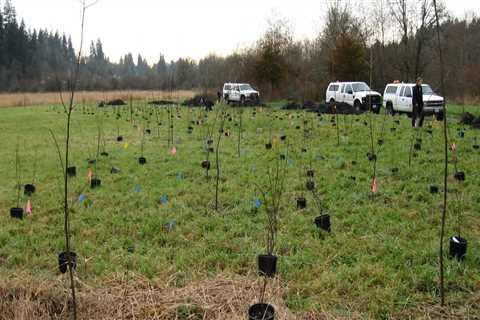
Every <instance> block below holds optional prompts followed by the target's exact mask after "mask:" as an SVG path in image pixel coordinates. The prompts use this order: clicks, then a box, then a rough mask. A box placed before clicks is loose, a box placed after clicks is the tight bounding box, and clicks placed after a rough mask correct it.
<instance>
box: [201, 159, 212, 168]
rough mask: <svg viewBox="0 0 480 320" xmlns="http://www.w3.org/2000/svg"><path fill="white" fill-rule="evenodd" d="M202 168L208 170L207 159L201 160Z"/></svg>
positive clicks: (208, 163) (208, 162)
mask: <svg viewBox="0 0 480 320" xmlns="http://www.w3.org/2000/svg"><path fill="white" fill-rule="evenodd" d="M202 168H203V169H206V170H210V161H208V160H203V161H202Z"/></svg>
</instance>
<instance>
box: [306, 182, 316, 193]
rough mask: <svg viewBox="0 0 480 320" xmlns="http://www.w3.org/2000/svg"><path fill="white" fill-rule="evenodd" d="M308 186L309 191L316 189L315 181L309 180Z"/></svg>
mask: <svg viewBox="0 0 480 320" xmlns="http://www.w3.org/2000/svg"><path fill="white" fill-rule="evenodd" d="M306 187H307V190H309V191H312V190H315V181H312V180H308V181H307V184H306Z"/></svg>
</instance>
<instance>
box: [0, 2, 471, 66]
mask: <svg viewBox="0 0 480 320" xmlns="http://www.w3.org/2000/svg"><path fill="white" fill-rule="evenodd" d="M88 1H93V0H87V3H88ZM329 1H332V0H293V1H292V0H236V1H227V0H174V1H171V0H99V2H98V3H97V4H96V5H95V6H93V7H91V8H90V9H88V11H87V15H86V24H85V26H86V27H85V42H86V46H85V48H86V50H87V52H88V47H89V43H90V41H92V40H96V39H97V38H100V39H101V40H102V43H103V48H104V51H105V53H106V55H107V56H108V57H110V60H111V61H113V62H117V61H118V60H119V58H120V57H121V56H122V55H124V54H126V53H128V52H131V53H132V54H133V55H134V57H136V56H137V55H138V54H139V53H140V54H142V56H143V57H144V58H146V59H147V60H148V62H149V63H155V62H156V61H158V58H159V55H160V53H162V54H164V55H165V58H166V60H167V61H170V60H176V59H178V58H179V57H190V58H192V59H196V60H198V59H200V58H202V57H205V56H207V55H208V54H210V53H215V54H217V55H222V56H225V55H227V54H229V53H231V52H233V51H235V50H236V49H238V48H241V47H244V46H247V45H251V44H253V43H254V42H255V41H256V40H257V39H259V38H260V37H261V35H262V34H263V32H264V31H265V30H266V28H267V21H268V19H271V18H274V17H281V18H284V19H287V20H288V21H289V23H290V27H291V28H292V30H293V32H294V35H295V38H297V39H303V38H314V37H315V35H317V34H318V33H319V32H320V31H321V27H322V21H323V20H324V17H325V12H326V8H327V5H328V2H329ZM355 1H356V3H361V2H362V1H371V0H355ZM445 1H446V4H447V8H448V10H449V11H450V12H451V13H452V14H454V15H456V16H463V15H464V14H465V12H469V11H470V12H471V11H473V12H475V13H477V14H479V15H480V0H445ZM11 2H12V4H13V5H14V7H15V8H16V10H17V16H18V18H19V19H24V20H25V23H26V25H27V26H28V27H31V28H37V29H38V28H46V29H49V30H53V31H56V30H58V31H60V32H61V33H65V34H67V35H71V36H72V39H73V42H74V46H75V47H76V48H78V44H79V39H80V19H81V12H80V4H79V0H11ZM347 2H348V0H347ZM3 3H4V0H0V4H1V5H2V6H3Z"/></svg>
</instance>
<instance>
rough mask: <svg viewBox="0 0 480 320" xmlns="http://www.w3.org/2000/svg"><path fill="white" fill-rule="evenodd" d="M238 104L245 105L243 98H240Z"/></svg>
mask: <svg viewBox="0 0 480 320" xmlns="http://www.w3.org/2000/svg"><path fill="white" fill-rule="evenodd" d="M240 104H241V105H244V104H245V96H241V97H240Z"/></svg>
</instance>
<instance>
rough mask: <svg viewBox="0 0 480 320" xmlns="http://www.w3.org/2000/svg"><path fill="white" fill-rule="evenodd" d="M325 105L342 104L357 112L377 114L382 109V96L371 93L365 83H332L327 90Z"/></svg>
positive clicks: (374, 92)
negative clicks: (370, 110)
mask: <svg viewBox="0 0 480 320" xmlns="http://www.w3.org/2000/svg"><path fill="white" fill-rule="evenodd" d="M325 101H326V102H327V103H330V104H333V103H335V102H343V103H346V104H349V105H351V106H352V107H355V109H357V110H364V111H365V110H369V109H370V107H369V106H371V108H372V111H373V112H375V113H379V112H380V109H381V107H382V95H381V94H380V93H378V92H376V91H372V90H371V89H370V88H369V87H368V85H367V84H366V83H365V82H332V83H330V85H329V86H328V88H327V93H326V99H325Z"/></svg>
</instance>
